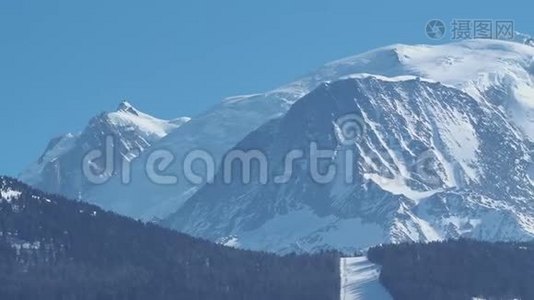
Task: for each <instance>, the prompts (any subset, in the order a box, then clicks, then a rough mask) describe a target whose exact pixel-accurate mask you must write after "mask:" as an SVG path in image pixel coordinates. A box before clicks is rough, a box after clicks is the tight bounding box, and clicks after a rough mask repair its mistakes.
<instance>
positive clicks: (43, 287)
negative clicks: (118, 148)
mask: <svg viewBox="0 0 534 300" xmlns="http://www.w3.org/2000/svg"><path fill="white" fill-rule="evenodd" d="M0 191H1V197H0V299H54V300H56V299H187V300H194V299H210V300H212V299H231V300H236V299H255V300H261V299H288V300H297V299H303V300H313V299H317V300H328V299H338V298H339V277H338V276H339V273H338V258H337V255H336V254H333V253H324V254H321V255H303V256H296V255H289V256H284V257H279V256H275V255H272V254H266V253H256V252H250V251H243V250H237V249H232V248H227V247H223V246H220V245H216V244H213V243H211V242H207V241H203V240H198V239H194V238H191V237H189V236H186V235H183V234H179V233H176V232H174V231H171V230H167V229H163V228H160V227H158V226H156V225H153V224H145V223H141V222H138V221H134V220H132V219H128V218H125V217H121V216H118V215H116V214H113V213H109V212H105V211H103V210H101V209H99V208H97V207H95V206H92V205H88V204H85V203H81V202H77V201H72V200H68V199H64V198H62V197H59V196H54V195H48V194H44V193H41V192H39V191H37V190H34V189H32V188H30V187H29V186H27V185H25V184H22V183H20V182H18V181H16V180H13V179H11V178H7V177H0Z"/></svg>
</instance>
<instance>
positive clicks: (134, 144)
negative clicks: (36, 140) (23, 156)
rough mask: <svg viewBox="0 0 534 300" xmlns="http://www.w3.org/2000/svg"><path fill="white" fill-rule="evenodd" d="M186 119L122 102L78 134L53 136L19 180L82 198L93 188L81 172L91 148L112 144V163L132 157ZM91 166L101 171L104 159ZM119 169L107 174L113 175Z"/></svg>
mask: <svg viewBox="0 0 534 300" xmlns="http://www.w3.org/2000/svg"><path fill="white" fill-rule="evenodd" d="M188 121H189V118H187V117H182V118H177V119H174V120H161V119H158V118H155V117H152V116H150V115H148V114H145V113H142V112H140V111H139V110H137V109H136V108H134V107H133V106H132V105H131V104H130V103H128V102H126V101H123V102H121V103H120V104H119V106H118V108H117V110H116V111H114V112H109V113H101V114H99V115H98V116H95V117H94V118H92V119H91V120H90V121H89V123H88V125H87V126H86V128H85V129H84V130H83V131H82V132H80V133H68V134H66V135H63V136H60V137H57V138H54V139H52V140H51V141H50V142H49V144H48V146H47V147H46V150H45V151H44V153H43V154H42V155H41V157H39V159H38V160H37V161H36V162H34V163H33V164H32V165H30V166H29V167H28V168H27V169H26V170H24V171H23V172H22V173H21V174H20V175H19V179H21V180H22V181H24V182H26V183H29V184H31V185H33V186H35V187H36V188H39V189H42V190H44V191H46V192H50V193H57V194H62V195H65V196H67V197H71V198H85V195H86V194H87V193H89V191H90V190H91V189H92V188H94V187H95V184H93V183H91V182H89V181H88V180H87V178H86V177H85V176H84V175H83V173H82V160H83V158H84V156H85V155H86V154H87V153H88V152H90V151H92V150H100V151H102V152H105V149H106V143H108V144H109V145H110V146H112V147H113V152H114V155H115V159H114V162H115V163H116V164H117V165H118V164H119V163H120V162H121V161H122V159H125V160H132V159H134V158H136V157H137V156H138V155H139V154H140V153H142V152H143V151H145V150H146V149H148V148H150V146H151V145H152V144H154V143H155V142H157V141H159V140H160V139H162V138H163V137H165V136H166V135H168V134H169V133H171V132H172V131H173V130H176V129H177V128H179V127H180V126H182V125H183V124H185V123H187V122H188ZM97 163H99V164H98V165H94V167H95V174H99V173H100V172H104V169H105V166H104V161H98V162H97ZM117 170H119V168H113V172H111V173H109V174H105V173H103V174H102V176H104V177H109V176H114V175H115V174H114V173H115V172H116V171H117Z"/></svg>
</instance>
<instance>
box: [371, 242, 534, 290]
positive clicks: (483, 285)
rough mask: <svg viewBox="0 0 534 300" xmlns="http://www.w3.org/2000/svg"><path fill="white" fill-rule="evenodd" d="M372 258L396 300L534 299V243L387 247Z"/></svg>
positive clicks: (452, 243)
mask: <svg viewBox="0 0 534 300" xmlns="http://www.w3.org/2000/svg"><path fill="white" fill-rule="evenodd" d="M368 257H369V259H370V260H371V261H372V262H374V263H377V264H379V265H381V266H382V271H381V274H380V282H381V283H382V284H383V285H384V286H385V287H386V288H387V289H388V290H389V292H390V293H391V294H392V296H393V297H394V298H395V299H398V300H417V299H425V300H427V299H435V300H437V299H443V300H445V299H446V300H463V299H469V300H471V299H473V298H475V297H477V298H482V299H534V284H533V283H534V243H489V242H479V241H473V240H465V239H462V240H457V241H447V242H434V243H429V244H413V243H412V244H399V245H384V246H379V247H375V248H371V249H370V250H369V252H368Z"/></svg>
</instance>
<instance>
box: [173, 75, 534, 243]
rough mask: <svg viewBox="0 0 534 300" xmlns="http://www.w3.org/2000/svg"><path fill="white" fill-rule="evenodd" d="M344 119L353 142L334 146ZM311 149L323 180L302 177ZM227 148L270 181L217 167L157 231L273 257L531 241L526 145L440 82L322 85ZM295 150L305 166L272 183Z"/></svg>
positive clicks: (496, 111) (532, 191) (483, 107)
mask: <svg viewBox="0 0 534 300" xmlns="http://www.w3.org/2000/svg"><path fill="white" fill-rule="evenodd" d="M347 116H349V117H350V118H351V119H352V121H355V122H356V123H355V124H347V125H352V126H356V127H357V128H353V129H355V130H356V133H357V134H358V135H357V136H352V137H350V136H349V137H350V138H352V139H350V140H343V137H344V136H343V135H344V134H346V132H345V131H344V130H345V129H350V128H344V126H345V124H339V120H344V119H345V118H346V117H347ZM340 133H341V135H342V136H340ZM349 134H350V132H349ZM314 143H315V144H316V145H317V146H316V147H318V149H323V150H330V151H331V152H330V153H329V154H328V156H326V157H323V160H322V162H321V163H320V164H319V173H321V174H325V173H327V171H328V168H329V166H335V168H336V170H337V172H336V173H335V176H334V177H332V179H331V180H329V181H328V182H318V181H317V180H316V178H314V177H313V176H311V175H312V173H313V170H312V167H311V166H312V165H313V162H312V156H313V154H312V150H311V147H312V146H311V145H312V144H314ZM234 150H240V151H248V150H255V151H260V152H261V153H263V154H265V155H266V161H267V162H268V163H269V164H268V173H267V182H266V183H265V182H262V178H261V176H259V175H258V174H261V173H260V172H261V167H260V166H259V165H258V164H253V167H252V171H251V172H250V173H251V174H252V176H253V177H252V181H251V182H249V183H247V182H244V181H242V180H240V178H241V176H242V173H241V172H242V169H240V168H239V167H232V166H231V167H230V168H229V169H227V168H222V169H220V170H219V172H218V173H217V175H216V177H215V182H214V183H212V184H206V185H205V186H204V187H203V188H202V189H200V190H199V191H198V192H197V193H196V194H195V195H193V196H192V197H191V198H190V199H189V200H188V201H187V202H186V203H185V204H184V206H183V207H182V208H181V209H180V210H178V211H177V213H175V214H173V215H171V216H170V217H169V218H167V219H166V220H165V221H164V222H163V224H164V225H166V226H170V227H172V228H175V229H178V230H180V231H183V232H186V233H189V234H192V235H195V236H200V237H203V238H208V239H211V240H214V241H219V242H223V243H224V242H226V241H231V242H232V244H234V245H239V246H241V247H243V248H247V249H257V250H268V251H277V252H287V251H295V250H300V251H317V250H320V249H324V248H336V249H342V250H346V251H353V250H355V249H359V248H366V247H369V246H373V245H376V244H378V243H382V242H400V241H406V240H409V241H432V240H439V239H443V238H456V237H459V236H467V237H472V238H480V239H487V240H502V239H514V240H524V239H529V238H532V237H533V236H534V219H533V217H532V216H533V215H534V207H533V205H532V203H531V201H530V199H532V198H533V197H534V188H533V186H532V183H531V182H530V181H529V179H528V177H527V170H528V168H529V167H530V166H531V165H532V158H531V156H530V155H531V150H532V148H531V144H530V142H529V140H528V137H527V136H526V135H524V134H523V133H522V132H521V130H520V129H518V128H517V127H516V126H515V125H514V123H512V122H510V121H509V120H508V119H507V118H506V116H505V113H504V112H503V111H502V110H501V109H500V108H499V107H498V106H496V105H493V104H491V103H489V102H486V101H481V100H480V99H475V98H473V97H471V96H469V95H468V94H466V93H464V92H461V91H459V90H458V89H456V88H452V87H448V86H445V85H443V84H440V83H437V82H429V81H425V80H421V79H419V78H410V77H400V78H399V77H397V78H385V77H380V76H361V75H358V76H354V78H349V79H345V80H341V81H337V82H332V83H328V84H324V85H322V86H320V87H319V88H318V89H316V90H315V91H313V92H312V93H310V94H308V95H306V96H305V97H303V98H302V99H300V100H299V101H297V102H296V103H295V104H294V105H293V106H292V108H291V109H290V111H289V112H288V113H287V114H286V115H284V117H282V118H279V119H277V120H273V121H271V122H269V123H267V124H266V125H264V126H263V127H261V128H260V129H258V130H257V131H255V132H253V133H251V134H250V135H248V136H247V137H246V138H245V139H244V140H243V141H242V142H240V143H239V144H238V145H237V146H236V147H235V149H234ZM293 150H302V151H303V157H302V158H300V159H298V160H295V161H294V162H293V165H292V169H290V170H292V173H291V176H290V178H288V180H287V181H286V182H283V183H281V184H280V183H277V182H276V178H277V176H278V175H280V174H284V172H283V171H284V170H287V165H286V155H287V154H288V153H290V152H291V151H293ZM230 152H232V151H230ZM347 155H348V157H350V158H351V160H349V159H348V158H347ZM228 170H230V171H231V172H232V175H233V176H232V178H233V179H234V180H232V181H231V182H227V181H226V180H225V176H226V175H225V172H226V171H228ZM347 174H352V176H351V177H352V178H351V180H349V181H347V180H346V178H347Z"/></svg>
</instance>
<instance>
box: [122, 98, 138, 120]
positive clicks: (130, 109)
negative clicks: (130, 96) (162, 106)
mask: <svg viewBox="0 0 534 300" xmlns="http://www.w3.org/2000/svg"><path fill="white" fill-rule="evenodd" d="M120 111H122V112H127V113H130V114H133V115H136V116H138V115H139V111H138V110H137V109H136V108H135V107H133V105H132V104H130V102H128V101H126V100H123V101H122V102H121V103H119V106H118V107H117V112H120Z"/></svg>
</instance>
